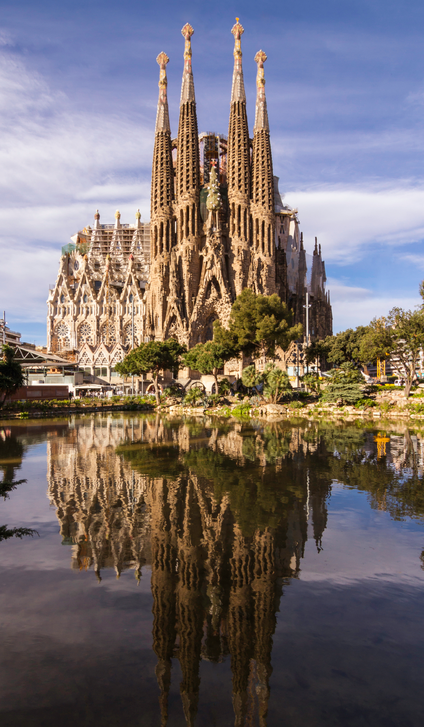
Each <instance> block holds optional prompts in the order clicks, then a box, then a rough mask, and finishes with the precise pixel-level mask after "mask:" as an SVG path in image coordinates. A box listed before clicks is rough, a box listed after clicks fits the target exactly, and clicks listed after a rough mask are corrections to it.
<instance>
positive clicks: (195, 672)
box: [177, 480, 203, 727]
mask: <svg viewBox="0 0 424 727" xmlns="http://www.w3.org/2000/svg"><path fill="white" fill-rule="evenodd" d="M196 505H197V503H196V502H195V498H194V496H193V485H192V483H191V482H190V480H189V481H188V483H187V489H186V497H185V512H184V519H183V533H182V536H181V538H179V553H178V554H179V562H180V569H181V575H180V582H179V585H178V590H177V613H178V621H179V634H180V648H179V654H178V659H179V662H180V665H181V671H182V675H183V680H182V682H181V685H180V692H181V700H182V703H183V710H184V715H185V718H186V721H187V725H189V726H190V727H192V725H194V720H195V717H196V714H197V705H198V701H199V687H200V677H199V663H200V651H201V645H202V637H203V629H202V626H203V617H202V611H203V609H202V597H201V592H200V589H201V585H202V582H201V570H200V568H201V562H202V555H201V551H200V548H199V545H200V534H201V526H200V523H199V509H198V507H197V506H196Z"/></svg>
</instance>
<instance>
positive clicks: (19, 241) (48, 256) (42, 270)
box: [0, 37, 152, 321]
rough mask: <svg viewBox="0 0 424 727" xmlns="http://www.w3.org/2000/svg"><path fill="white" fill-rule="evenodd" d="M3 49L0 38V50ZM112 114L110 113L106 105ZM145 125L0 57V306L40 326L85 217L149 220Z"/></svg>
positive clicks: (148, 153) (149, 131) (148, 139)
mask: <svg viewBox="0 0 424 727" xmlns="http://www.w3.org/2000/svg"><path fill="white" fill-rule="evenodd" d="M2 44H3V45H4V44H5V43H2V39H1V37H0V46H1V45H2ZM112 108H113V107H112ZM151 136H152V129H150V128H149V129H147V128H143V125H142V123H137V122H136V121H132V120H131V118H129V117H128V116H127V115H125V110H123V113H122V116H121V115H118V114H117V113H116V112H113V113H112V112H110V111H108V109H104V108H101V109H99V112H98V113H88V112H86V111H85V110H84V109H83V108H82V109H81V108H73V107H72V105H71V103H70V101H69V99H68V98H67V97H66V96H65V95H64V94H62V93H53V92H52V91H51V90H50V88H49V87H48V85H47V83H46V82H45V80H44V79H43V78H42V77H40V76H39V75H38V74H35V73H32V72H29V71H28V70H27V68H26V67H25V65H24V64H23V62H22V61H20V60H19V59H18V60H17V59H16V58H13V57H10V56H9V55H8V54H7V52H6V51H4V50H2V51H1V52H0V255H1V259H2V264H1V266H0V307H1V308H2V310H3V308H6V309H7V310H8V311H9V313H10V314H12V315H13V317H14V318H21V319H23V320H27V321H43V320H44V319H45V315H46V304H45V301H46V298H47V295H48V285H49V283H52V282H54V280H55V279H56V275H57V269H58V262H59V257H60V249H61V246H62V245H65V244H66V243H67V242H69V238H70V236H71V235H72V234H74V233H75V232H76V231H77V230H78V229H81V228H82V227H84V226H85V225H86V224H88V223H90V222H91V221H92V219H93V214H94V211H95V209H96V208H97V207H98V208H99V209H100V213H101V217H102V220H103V221H105V222H112V221H113V219H114V212H115V210H116V209H117V207H119V209H120V210H121V214H122V219H123V221H124V222H126V221H132V220H133V219H134V214H135V211H136V209H137V208H138V207H139V208H140V210H141V213H142V216H143V218H144V219H146V220H148V218H149V206H150V199H149V198H150V165H151V153H152V148H151Z"/></svg>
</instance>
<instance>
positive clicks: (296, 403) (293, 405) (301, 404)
mask: <svg viewBox="0 0 424 727" xmlns="http://www.w3.org/2000/svg"><path fill="white" fill-rule="evenodd" d="M289 406H290V409H303V407H304V406H305V403H304V402H303V401H292V402H290V404H289Z"/></svg>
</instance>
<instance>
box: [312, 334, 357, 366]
mask: <svg viewBox="0 0 424 727" xmlns="http://www.w3.org/2000/svg"><path fill="white" fill-rule="evenodd" d="M367 332H368V326H358V327H357V328H355V329H353V328H348V329H347V330H346V331H341V332H340V333H337V334H336V335H335V336H327V338H325V339H324V340H323V341H314V342H313V343H312V344H311V345H310V346H309V347H308V349H307V352H306V362H307V363H308V364H310V363H312V362H313V361H315V359H317V358H318V359H319V360H321V362H323V361H324V360H325V361H327V362H328V363H330V364H336V366H341V365H342V364H343V363H347V362H350V363H355V364H357V365H359V364H363V363H367V362H368V361H370V359H367V358H365V360H364V352H363V351H362V349H361V344H362V339H363V337H364V336H365V335H366V333H367ZM365 356H366V354H365Z"/></svg>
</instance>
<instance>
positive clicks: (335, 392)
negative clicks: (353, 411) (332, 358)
mask: <svg viewBox="0 0 424 727" xmlns="http://www.w3.org/2000/svg"><path fill="white" fill-rule="evenodd" d="M363 395H364V385H363V378H362V374H361V372H360V371H359V370H358V369H357V368H356V366H355V364H353V363H352V362H350V361H347V362H346V363H344V364H342V365H341V367H340V368H339V369H333V370H332V371H331V372H330V374H329V381H328V384H327V386H326V387H325V391H324V394H323V397H322V398H323V400H324V401H329V402H337V401H342V403H343V404H355V403H356V402H357V401H358V400H359V399H362V397H363Z"/></svg>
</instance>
